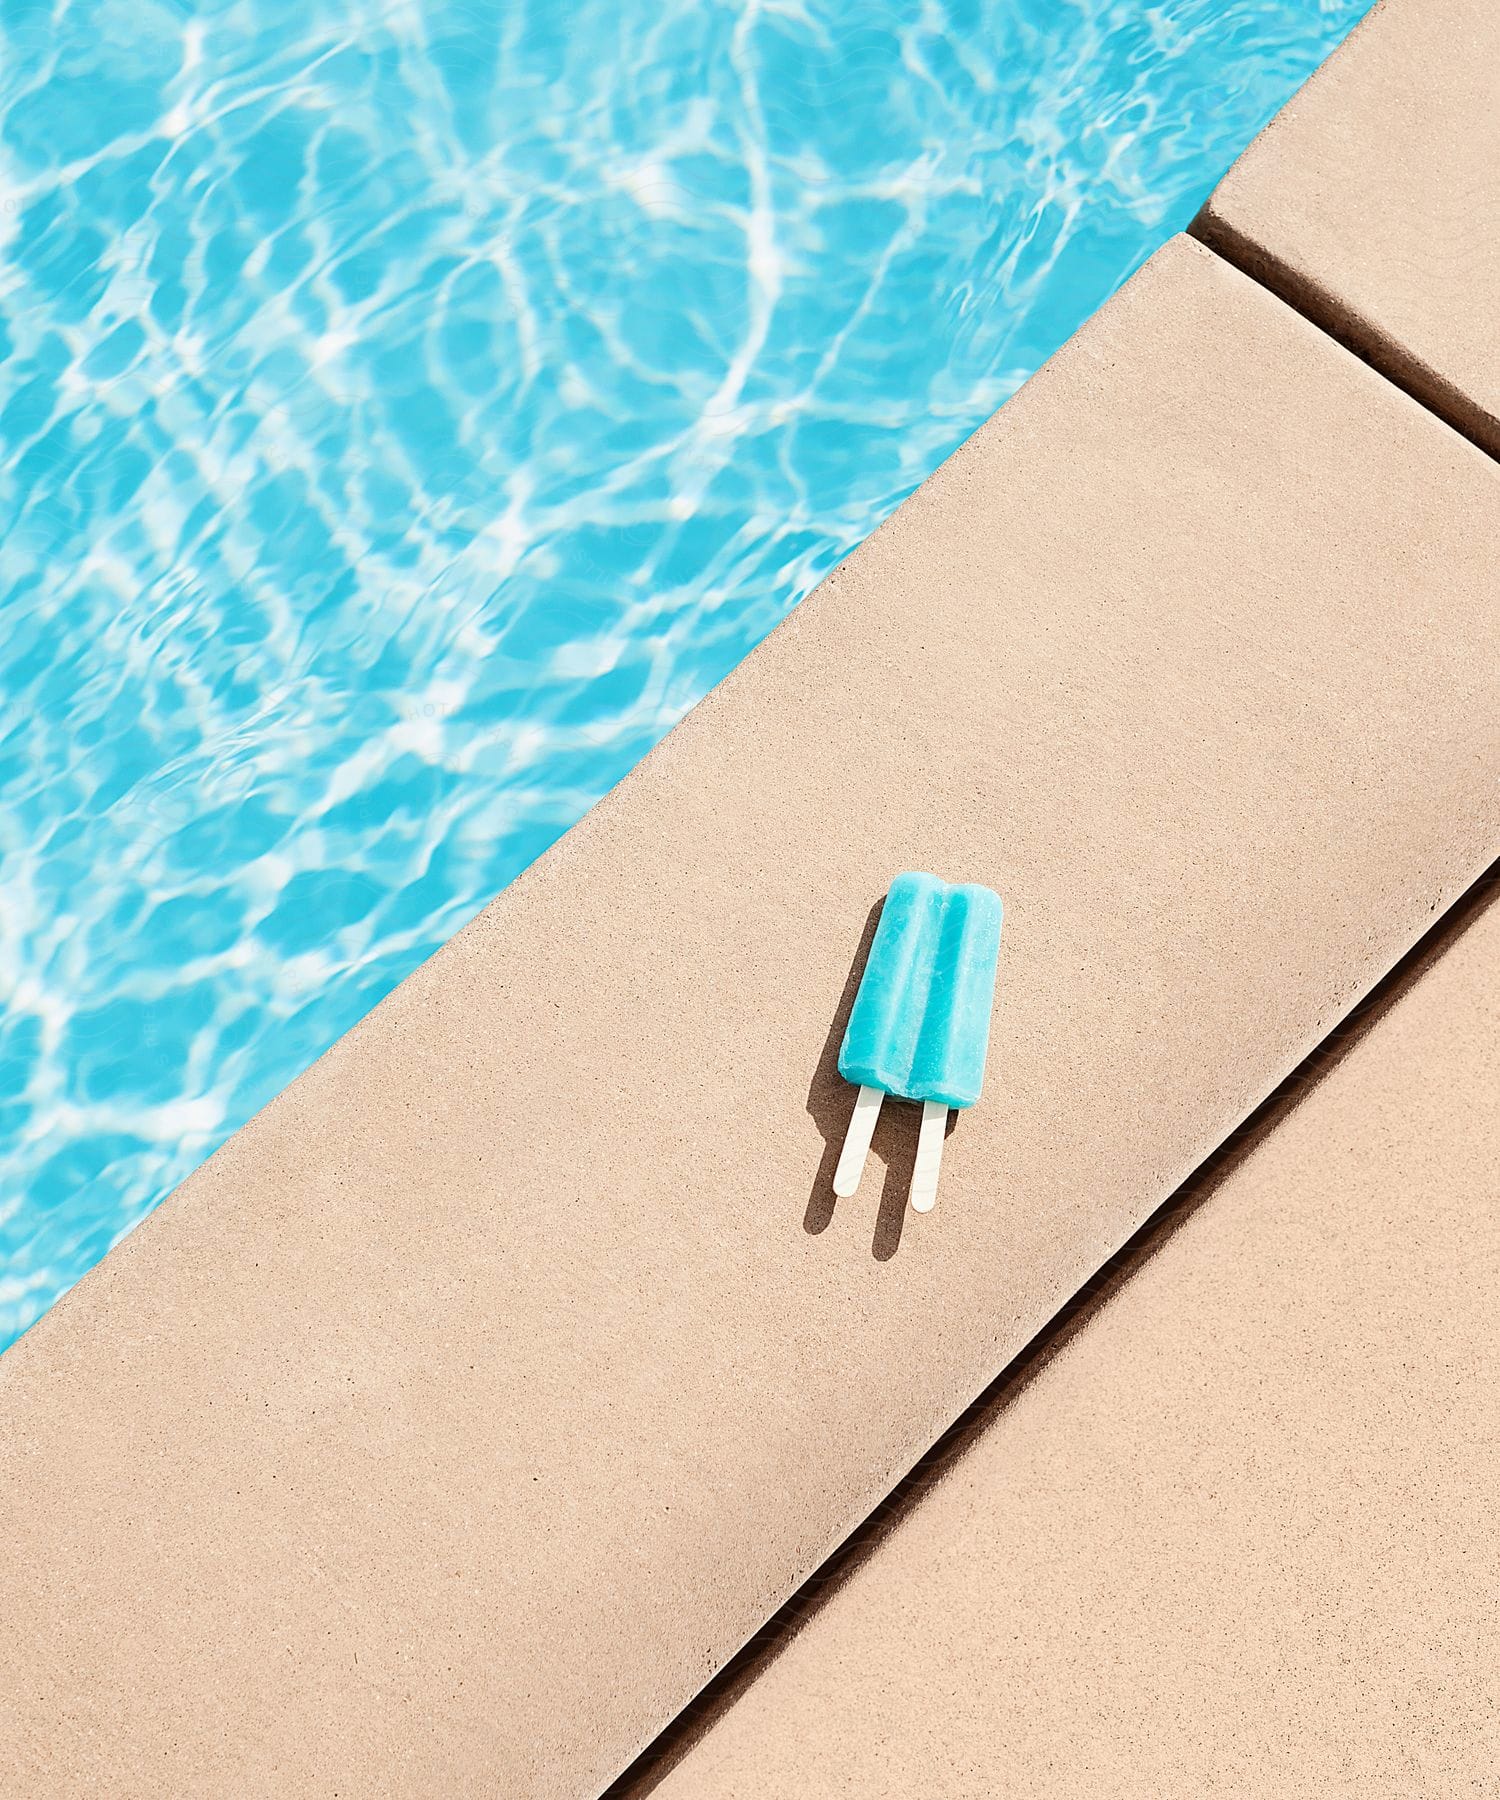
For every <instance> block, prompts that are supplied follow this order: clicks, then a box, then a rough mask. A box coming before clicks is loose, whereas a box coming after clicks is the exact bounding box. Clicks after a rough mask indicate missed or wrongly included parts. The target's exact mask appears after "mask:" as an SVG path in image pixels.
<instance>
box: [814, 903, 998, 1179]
mask: <svg viewBox="0 0 1500 1800" xmlns="http://www.w3.org/2000/svg"><path fill="white" fill-rule="evenodd" d="M1001 914H1002V908H1001V905H1000V896H999V895H998V894H997V893H995V892H994V891H993V890H992V889H990V888H987V887H980V886H978V885H977V884H975V883H973V882H965V883H962V884H960V885H951V884H950V883H948V882H946V881H939V880H938V878H937V876H936V875H921V874H906V875H898V876H897V877H896V879H895V880H894V881H893V882H892V883H891V888H890V892H889V893H888V894H887V895H886V901H885V907H884V909H883V910H882V912H881V914H880V923H879V924H878V925H877V926H876V928H875V939H874V942H873V943H872V944H871V945H870V956H869V961H868V962H867V963H866V964H865V972H864V974H863V975H862V976H861V977H860V983H859V992H858V993H857V994H856V995H855V996H854V1008H853V1010H852V1011H851V1013H850V1014H849V1025H848V1028H847V1030H846V1031H845V1032H844V1042H843V1047H842V1048H841V1049H840V1051H839V1074H840V1075H842V1076H843V1078H844V1079H845V1081H849V1082H852V1083H853V1084H854V1085H855V1086H856V1087H857V1088H858V1089H859V1093H858V1095H857V1096H856V1098H855V1101H854V1113H853V1116H852V1118H851V1119H850V1121H849V1130H848V1134H847V1135H846V1137H845V1139H844V1148H843V1151H842V1153H841V1155H840V1156H839V1164H838V1168H837V1169H836V1170H835V1172H834V1177H833V1191H834V1193H836V1194H840V1195H848V1194H852V1193H853V1192H854V1191H855V1189H856V1188H857V1187H858V1186H859V1178H860V1176H861V1174H862V1173H863V1172H864V1166H865V1158H866V1156H867V1155H868V1154H869V1149H870V1139H871V1137H872V1136H873V1135H874V1131H875V1121H876V1119H877V1118H878V1117H879V1115H880V1105H881V1101H882V1100H883V1099H884V1098H885V1096H886V1095H887V1094H889V1095H891V1096H893V1097H894V1098H896V1099H901V1100H920V1101H921V1103H922V1124H921V1129H920V1131H919V1133H918V1136H917V1159H916V1163H915V1166H914V1167H913V1169H912V1178H911V1203H912V1205H913V1207H914V1208H915V1209H916V1210H917V1211H918V1212H928V1211H930V1210H931V1208H932V1205H933V1202H934V1201H935V1200H936V1199H937V1184H938V1172H939V1169H940V1167H941V1164H942V1157H943V1137H944V1134H945V1132H946V1130H947V1126H948V1111H949V1108H950V1107H964V1106H972V1105H973V1104H974V1102H975V1101H976V1100H978V1098H979V1095H980V1091H981V1089H982V1088H983V1086H984V1062H985V1056H986V1054H987V1053H988V1051H989V1043H990V1009H991V1007H992V1006H993V1005H994V999H995V964H996V961H997V959H998V957H999V954H1000V920H1001Z"/></svg>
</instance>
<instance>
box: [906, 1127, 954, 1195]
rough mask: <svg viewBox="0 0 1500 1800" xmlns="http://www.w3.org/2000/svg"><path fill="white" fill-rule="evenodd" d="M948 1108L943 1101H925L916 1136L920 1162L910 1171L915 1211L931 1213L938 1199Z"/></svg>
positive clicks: (917, 1161) (918, 1160)
mask: <svg viewBox="0 0 1500 1800" xmlns="http://www.w3.org/2000/svg"><path fill="white" fill-rule="evenodd" d="M947 1129H948V1109H947V1107H946V1106H944V1105H943V1103H942V1102H941V1101H940V1100H924V1101H923V1102H922V1129H921V1130H920V1131H919V1132H918V1133H917V1160H916V1162H915V1163H914V1164H913V1165H912V1171H911V1204H912V1210H913V1211H914V1212H931V1211H932V1208H933V1204H934V1202H935V1201H936V1200H937V1184H938V1172H939V1170H940V1169H941V1168H942V1166H943V1135H944V1133H945V1132H946V1131H947Z"/></svg>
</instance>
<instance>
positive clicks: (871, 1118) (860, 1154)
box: [833, 1087, 885, 1199]
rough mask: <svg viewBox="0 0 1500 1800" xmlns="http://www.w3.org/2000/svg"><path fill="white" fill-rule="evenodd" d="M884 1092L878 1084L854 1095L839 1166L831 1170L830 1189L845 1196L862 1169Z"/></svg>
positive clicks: (861, 1173)
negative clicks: (831, 1184) (831, 1185)
mask: <svg viewBox="0 0 1500 1800" xmlns="http://www.w3.org/2000/svg"><path fill="white" fill-rule="evenodd" d="M884 1098H885V1095H884V1094H883V1093H882V1092H881V1091H880V1089H879V1088H872V1087H862V1088H861V1089H860V1090H859V1092H858V1093H857V1094H856V1095H855V1096H854V1111H853V1113H852V1114H851V1116H850V1119H849V1129H848V1131H846V1132H845V1133H844V1148H843V1150H842V1151H841V1152H840V1154H839V1166H838V1167H837V1168H836V1169H835V1170H834V1172H833V1191H834V1193H836V1194H838V1195H839V1196H840V1197H841V1198H845V1199H847V1198H848V1196H849V1195H850V1194H852V1193H853V1192H854V1190H855V1189H856V1188H857V1187H858V1186H859V1178H860V1176H861V1175H863V1174H864V1172H865V1158H866V1157H867V1156H868V1155H869V1154H870V1139H871V1138H872V1137H874V1135H875V1121H876V1120H877V1119H878V1118H879V1117H880V1102H881V1101H882V1100H884Z"/></svg>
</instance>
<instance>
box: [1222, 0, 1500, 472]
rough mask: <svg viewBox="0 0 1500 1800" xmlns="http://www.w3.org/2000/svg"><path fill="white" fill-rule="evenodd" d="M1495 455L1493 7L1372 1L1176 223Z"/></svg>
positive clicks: (1497, 39) (1499, 254)
mask: <svg viewBox="0 0 1500 1800" xmlns="http://www.w3.org/2000/svg"><path fill="white" fill-rule="evenodd" d="M1193 229H1194V231H1195V232H1197V233H1198V235H1199V236H1201V237H1202V238H1203V239H1204V240H1205V241H1206V242H1208V243H1210V244H1212V245H1214V246H1215V247H1216V248H1218V249H1220V250H1221V251H1223V252H1224V254H1225V255H1227V256H1229V257H1230V258H1231V260H1232V261H1234V262H1236V263H1238V264H1239V265H1240V267H1242V268H1245V269H1249V270H1250V271H1251V272H1252V273H1254V274H1255V275H1256V276H1257V277H1258V278H1259V279H1260V280H1262V281H1264V282H1266V283H1267V285H1269V286H1270V287H1271V288H1273V289H1274V290H1275V291H1277V292H1279V293H1282V294H1284V295H1286V296H1287V297H1288V298H1290V299H1291V300H1292V301H1293V302H1294V304H1296V305H1298V306H1300V307H1301V308H1303V310H1305V311H1306V312H1308V314H1309V315H1310V316H1311V317H1313V318H1315V319H1316V320H1317V321H1318V322H1319V323H1320V324H1322V325H1324V326H1325V327H1326V328H1327V329H1329V330H1332V331H1336V332H1337V333H1338V334H1339V335H1340V336H1342V337H1343V338H1344V339H1345V340H1346V341H1347V342H1348V343H1350V344H1352V345H1353V346H1354V347H1355V348H1357V349H1358V350H1359V352H1360V354H1361V355H1364V356H1367V357H1369V358H1370V360H1371V361H1372V362H1374V363H1375V364H1376V366H1377V367H1379V368H1381V369H1384V370H1385V371H1387V372H1388V373H1389V374H1390V375H1391V376H1392V377H1393V378H1394V379H1396V380H1399V381H1400V382H1401V383H1402V384H1403V385H1404V386H1405V387H1406V388H1407V389H1408V391H1410V392H1411V393H1414V394H1417V395H1419V396H1420V397H1421V398H1422V399H1423V401H1424V402H1425V403H1426V404H1428V405H1430V406H1432V407H1433V408H1434V409H1435V410H1436V411H1437V412H1438V413H1439V414H1440V415H1441V416H1442V417H1444V418H1446V419H1449V420H1451V421H1452V422H1453V423H1455V424H1456V425H1457V426H1458V427H1459V428H1460V429H1461V430H1463V431H1465V432H1467V433H1468V434H1469V435H1470V436H1471V437H1473V438H1474V440H1475V441H1476V442H1478V443H1481V444H1483V445H1484V446H1485V448H1486V449H1488V450H1489V451H1490V452H1491V453H1492V454H1494V455H1500V332H1497V330H1496V317H1497V315H1500V6H1497V5H1495V3H1494V0H1382V3H1381V4H1380V5H1378V6H1377V7H1376V8H1375V9H1374V11H1373V12H1372V13H1371V14H1370V15H1369V17H1368V18H1367V19H1366V20H1365V21H1364V23H1363V24H1362V25H1361V26H1360V27H1359V28H1358V29H1357V30H1356V31H1355V32H1354V33H1353V34H1352V35H1351V36H1350V37H1349V39H1348V40H1347V41H1346V42H1345V44H1344V45H1343V47H1342V48H1341V49H1340V50H1338V51H1337V52H1336V53H1335V54H1334V55H1333V56H1332V57H1330V58H1329V60H1328V61H1327V62H1326V63H1325V64H1324V65H1323V67H1322V68H1321V69H1320V70H1319V71H1318V72H1317V73H1316V74H1315V75H1314V76H1313V77H1312V79H1311V80H1310V81H1309V82H1308V83H1307V85H1306V86H1305V87H1304V88H1303V89H1302V90H1301V92H1300V93H1298V94H1297V95H1296V96H1295V97H1294V98H1293V100H1292V101H1291V102H1290V104H1289V105H1287V106H1286V107H1285V108H1284V109H1283V110H1282V112H1281V113H1279V114H1278V115H1277V117H1276V118H1275V119H1273V120H1272V122H1271V124H1270V125H1269V126H1268V127H1267V128H1266V130H1265V131H1264V132H1263V133H1262V134H1261V136H1260V137H1258V138H1257V139H1256V141H1255V142H1254V143H1253V144H1252V145H1251V147H1250V148H1249V150H1247V151H1246V152H1245V154H1244V156H1242V157H1241V158H1240V160H1239V161H1238V162H1237V163H1236V164H1235V165H1234V167H1233V168H1232V169H1231V170H1230V172H1229V174H1228V175H1227V176H1226V177H1225V178H1224V181H1223V182H1222V184H1221V185H1220V186H1219V188H1218V189H1217V190H1216V192H1215V193H1214V194H1213V196H1212V197H1211V198H1210V200H1209V202H1208V204H1207V205H1206V206H1205V208H1204V209H1203V212H1202V214H1201V215H1200V217H1199V218H1198V220H1197V222H1196V223H1195V224H1194V227H1193Z"/></svg>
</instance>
